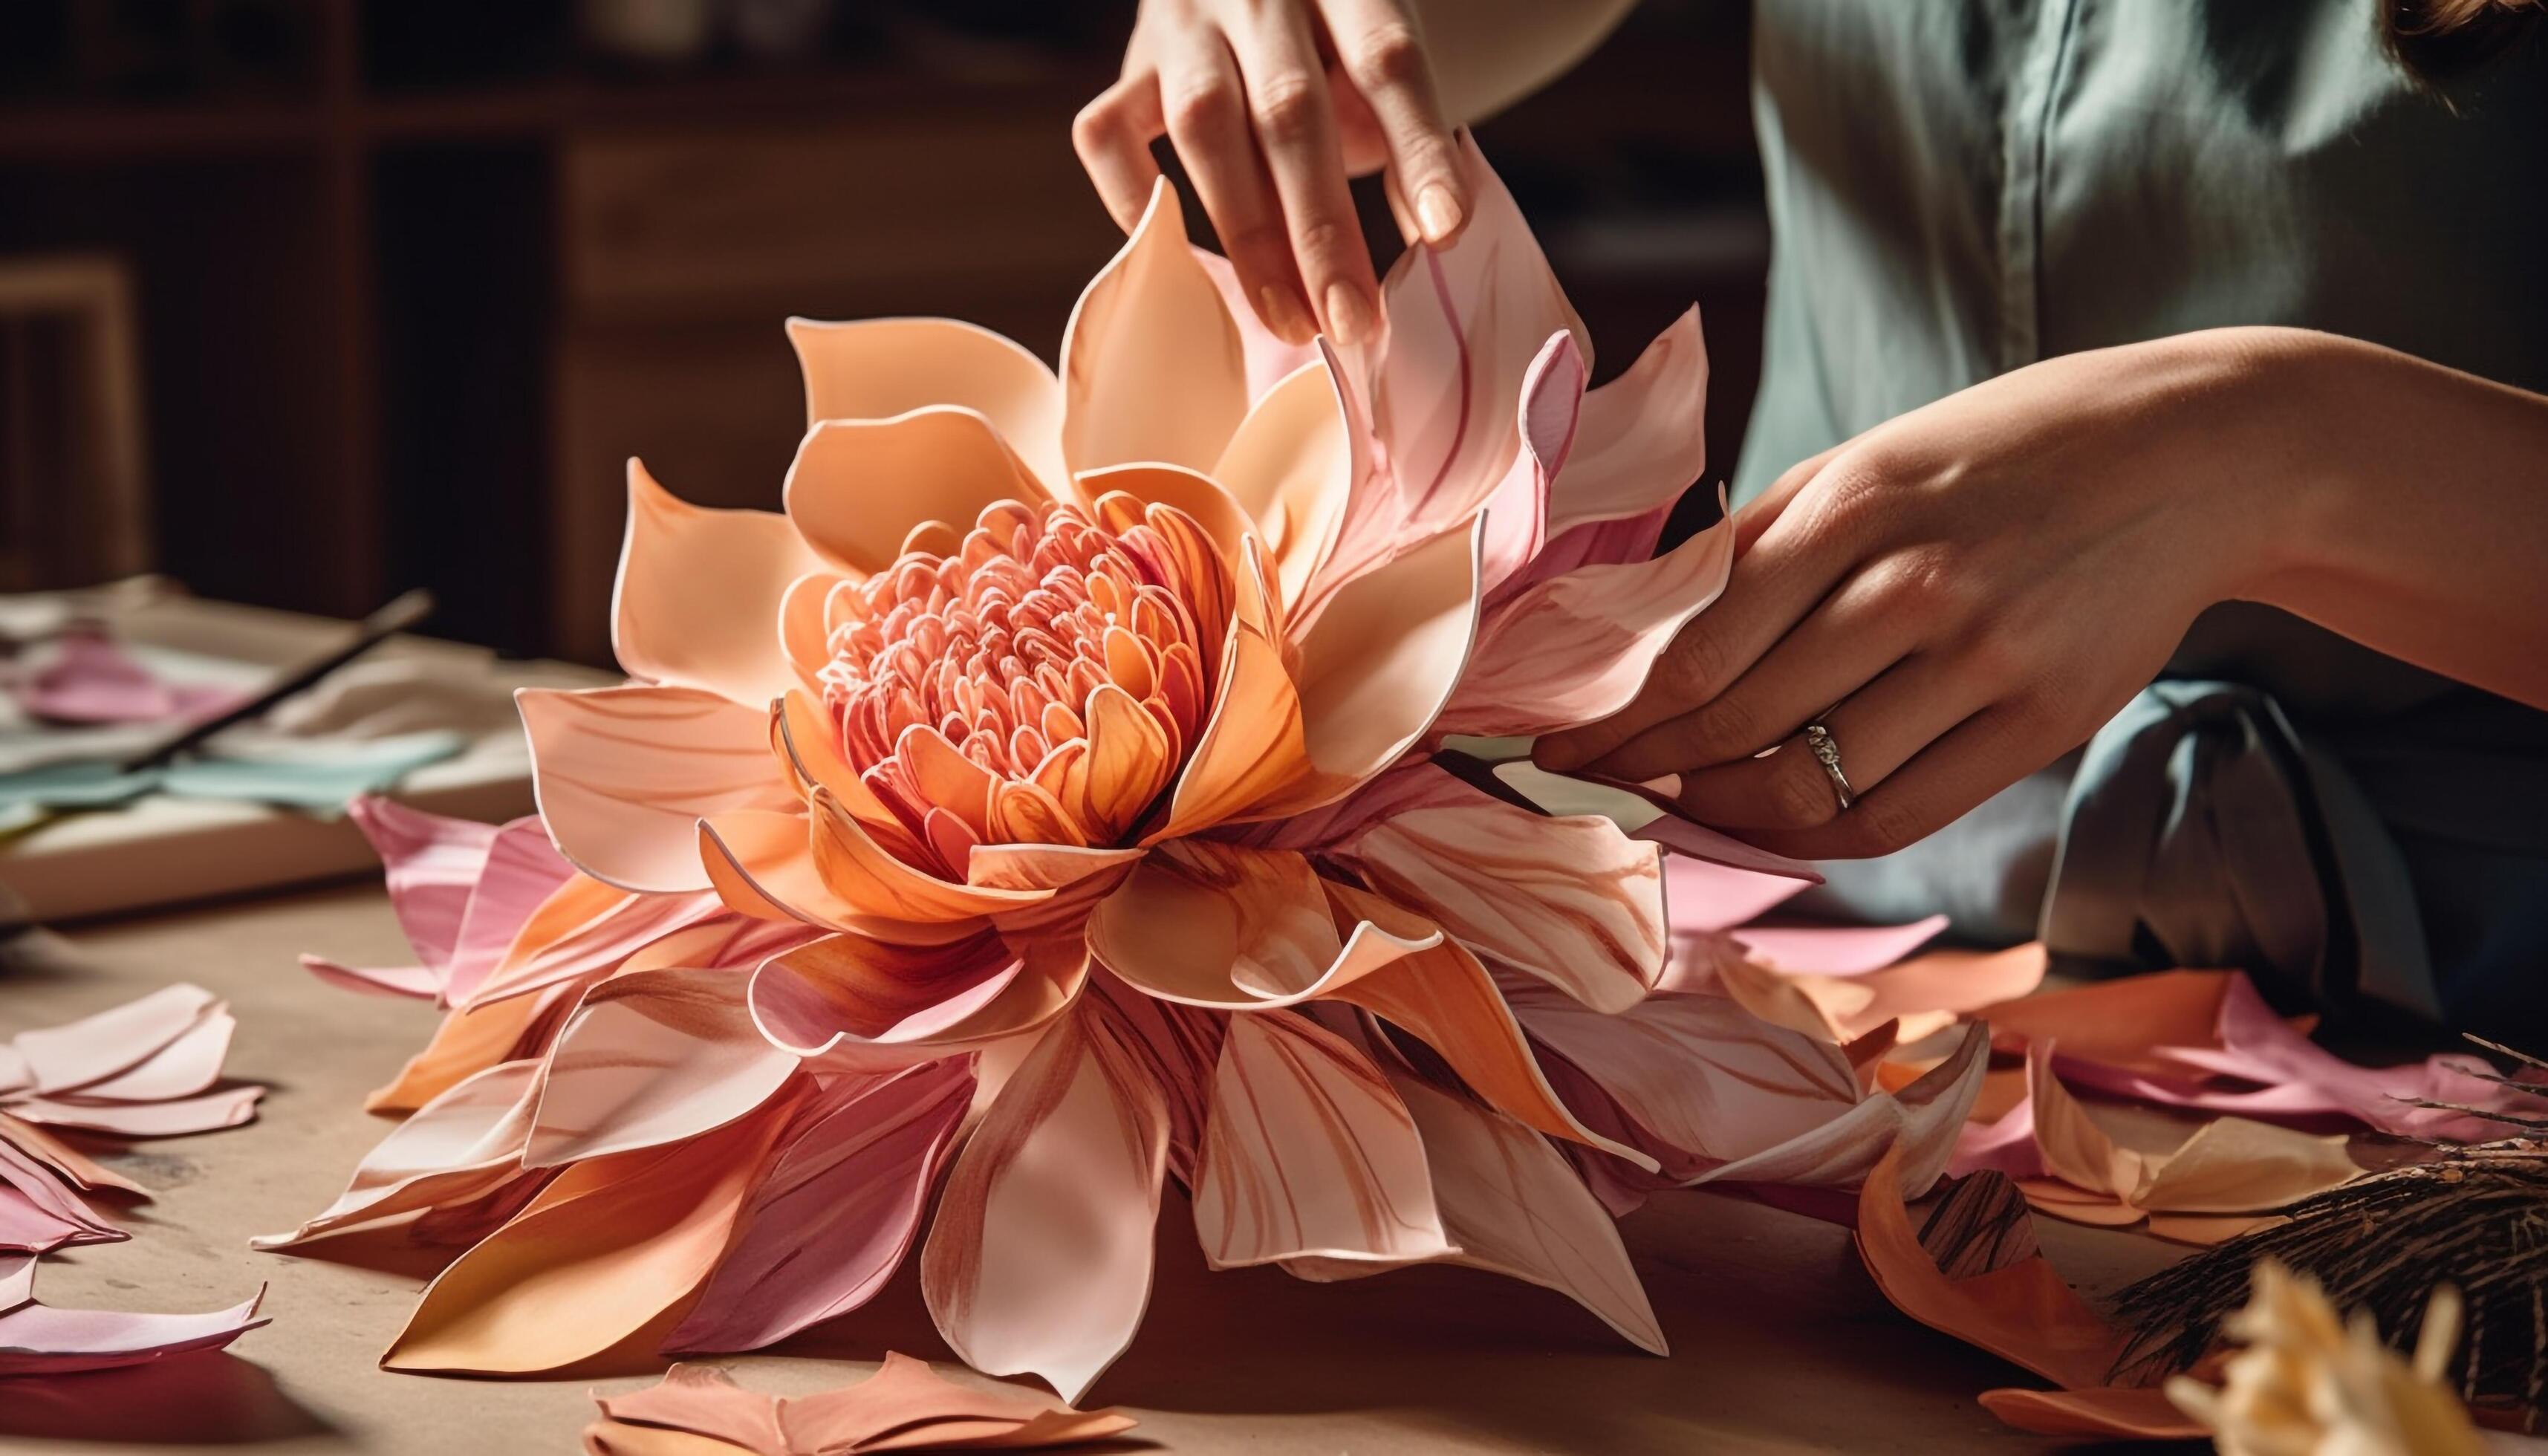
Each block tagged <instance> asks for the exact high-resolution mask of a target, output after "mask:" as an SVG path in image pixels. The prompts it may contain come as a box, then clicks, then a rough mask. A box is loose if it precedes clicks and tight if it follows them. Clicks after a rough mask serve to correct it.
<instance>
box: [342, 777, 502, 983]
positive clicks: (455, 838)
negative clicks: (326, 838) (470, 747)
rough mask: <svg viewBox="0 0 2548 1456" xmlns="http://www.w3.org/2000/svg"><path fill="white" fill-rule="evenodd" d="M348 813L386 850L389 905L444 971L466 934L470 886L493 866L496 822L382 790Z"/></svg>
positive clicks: (429, 963) (425, 957)
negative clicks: (432, 808)
mask: <svg viewBox="0 0 2548 1456" xmlns="http://www.w3.org/2000/svg"><path fill="white" fill-rule="evenodd" d="M345 815H346V817H347V818H349V819H351V820H353V821H354V824H355V826H356V827H357V828H359V829H361V830H362V831H363V836H364V838H366V839H369V840H370V841H371V842H372V852H373V853H374V854H376V855H378V856H380V857H381V868H382V869H383V870H384V871H385V873H386V877H387V878H388V881H389V891H390V908H391V909H392V910H393V911H395V912H397V914H398V918H399V928H400V929H401V930H404V931H406V932H407V943H408V944H409V946H412V947H414V948H415V954H416V957H417V958H418V959H420V960H422V961H423V962H424V964H425V966H426V967H427V968H428V969H431V970H433V971H435V972H441V971H443V970H444V969H446V968H447V967H448V966H449V965H450V963H451V951H452V947H453V946H454V945H455V944H456V943H457V942H458V941H459V939H460V921H461V916H462V914H463V913H464V912H465V911H466V909H467V907H468V904H469V894H470V890H471V889H472V887H474V886H475V885H476V884H477V883H478V880H479V877H480V876H481V875H483V874H484V873H485V872H486V869H487V855H488V852H489V851H490V850H492V849H493V848H494V847H495V843H496V834H497V829H496V826H495V825H493V824H481V823H479V822H477V821H476V820H474V819H452V818H448V817H446V816H444V815H441V814H428V813H426V812H424V811H423V810H421V809H410V808H409V807H408V806H407V805H405V804H402V803H400V802H398V801H397V800H396V799H388V798H382V797H380V796H379V795H377V794H366V795H364V796H363V797H361V798H358V799H355V800H353V801H352V802H350V803H348V804H347V805H345Z"/></svg>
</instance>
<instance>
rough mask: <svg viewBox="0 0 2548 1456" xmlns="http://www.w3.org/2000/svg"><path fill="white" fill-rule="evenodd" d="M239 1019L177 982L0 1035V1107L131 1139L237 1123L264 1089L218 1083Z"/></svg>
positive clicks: (49, 1122)
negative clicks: (69, 1018) (68, 1018)
mask: <svg viewBox="0 0 2548 1456" xmlns="http://www.w3.org/2000/svg"><path fill="white" fill-rule="evenodd" d="M236 1027H237V1023H236V1021H234V1020H233V1019H232V1018H231V1016H230V1013H229V1008H228V1006H227V1003H225V1002H224V1001H222V1000H221V998H219V997H217V996H215V995H214V994H213V993H212V992H210V991H207V990H205V989H203V988H202V987H201V986H191V985H184V984H180V985H174V986H168V987H165V988H163V989H161V990H157V991H153V992H151V993H150V994H149V995H147V996H143V997H141V998H140V999H139V1000H137V1001H130V1002H127V1003H125V1004H124V1005H122V1006H119V1007H116V1008H114V1009H112V1010H109V1011H102V1012H99V1013H98V1014H97V1015H95V1016H89V1017H83V1018H81V1019H80V1020H78V1021H74V1022H69V1023H66V1024H64V1025H61V1026H57V1027H44V1028H39V1029H36V1030H33V1031H26V1032H21V1033H19V1034H18V1035H17V1036H16V1037H15V1038H13V1039H11V1040H10V1041H8V1042H6V1043H0V1112H7V1113H8V1114H10V1115H11V1116H13V1117H16V1118H19V1119H21V1120H23V1121H25V1122H30V1123H43V1124H47V1125H50V1126H52V1127H56V1128H73V1129H77V1130H79V1131H81V1132H86V1133H107V1134H114V1135H117V1136H120V1137H127V1138H173V1137H180V1136H183V1135H185V1134H189V1133H208V1132H211V1131H213V1130H215V1129H218V1128H233V1127H236V1126H238V1125H239V1124H241V1123H244V1122H246V1121H247V1120H248V1119H249V1118H251V1117H253V1116H254V1115H255V1111H256V1103H257V1099H258V1098H260V1097H262V1096H263V1095H264V1093H265V1089H264V1088H262V1087H255V1086H237V1085H227V1086H226V1085H224V1084H223V1081H222V1061H223V1058H224V1057H225V1056H227V1054H228V1051H229V1045H230V1034H231V1033H232V1031H234V1030H235V1029H236Z"/></svg>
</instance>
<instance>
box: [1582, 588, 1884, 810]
mask: <svg viewBox="0 0 2548 1456" xmlns="http://www.w3.org/2000/svg"><path fill="white" fill-rule="evenodd" d="M1917 645H1918V642H1917V636H1916V634H1915V632H1914V631H1913V627H1912V622H1911V619H1910V618H1909V617H1908V616H1906V615H1905V614H1904V613H1902V612H1899V611H1895V610H1891V609H1888V607H1887V605H1886V603H1885V600H1884V598H1883V596H1882V594H1881V593H1879V592H1874V591H1872V590H1870V589H1869V588H1868V587H1867V585H1866V584H1865V582H1864V580H1863V579H1862V580H1861V581H1859V582H1853V583H1851V584H1849V585H1847V586H1844V587H1842V588H1841V589H1840V590H1839V591H1837V592H1833V593H1832V594H1831V596H1830V598H1829V599H1828V600H1826V601H1824V602H1823V603H1822V604H1821V605H1820V606H1818V607H1816V608H1814V610H1813V611H1812V613H1811V614H1810V615H1808V616H1807V617H1806V618H1805V619H1804V620H1803V621H1801V622H1798V623H1797V624H1796V627H1795V630H1794V631H1791V632H1789V633H1787V634H1786V635H1785V636H1784V637H1781V638H1779V639H1778V641H1777V643H1776V645H1775V646H1774V647H1772V648H1771V649H1770V650H1769V652H1768V653H1766V654H1765V655H1763V657H1762V658H1761V660H1760V661H1759V662H1758V663H1756V664H1754V665H1753V666H1752V668H1751V670H1750V671H1748V672H1746V673H1745V674H1744V675H1743V676H1742V677H1740V678H1737V679H1736V680H1734V684H1733V685H1732V686H1730V687H1728V688H1726V689H1725V690H1724V691H1723V692H1720V693H1717V694H1716V695H1715V696H1713V697H1711V698H1708V699H1707V700H1706V701H1704V702H1702V703H1700V704H1699V705H1698V706H1697V707H1695V708H1692V709H1690V710H1689V711H1688V712H1686V713H1683V714H1681V715H1680V716H1678V717H1673V718H1667V719H1665V720H1664V721H1662V722H1660V723H1657V724H1655V725H1654V726H1653V727H1651V728H1648V729H1647V730H1646V731H1644V732H1643V733H1640V734H1638V735H1637V736H1636V737H1634V738H1631V739H1629V740H1628V741H1627V742H1625V743H1623V744H1620V745H1619V746H1618V747H1617V748H1614V749H1612V750H1610V751H1609V752H1608V753H1606V754H1603V755H1602V756H1601V757H1599V758H1597V759H1594V760H1593V761H1592V763H1591V764H1589V765H1587V766H1586V767H1587V768H1590V769H1592V770H1593V771H1595V772H1597V773H1601V774H1608V775H1610V776H1611V777H1613V778H1625V779H1629V780H1631V781H1632V782H1642V781H1644V780H1645V779H1648V778H1652V777H1655V776H1656V775H1657V774H1682V773H1687V772H1689V771H1690V770H1693V769H1706V768H1711V767H1714V766H1715V765H1718V764H1730V763H1733V762H1735V761H1737V760H1740V759H1748V758H1750V757H1751V756H1753V755H1754V754H1757V753H1760V752H1761V751H1763V750H1764V749H1768V748H1771V747H1773V746H1774V745H1776V744H1777V743H1778V742H1779V741H1781V740H1783V739H1785V738H1787V737H1789V736H1790V735H1792V734H1794V733H1796V732H1797V731H1798V730H1800V729H1802V728H1803V727H1804V725H1805V724H1806V722H1808V721H1809V720H1811V719H1812V718H1813V716H1814V715H1815V714H1817V713H1820V712H1821V711H1823V710H1824V709H1825V708H1828V707H1830V706H1831V705H1832V704H1834V703H1836V702H1839V701H1840V700H1841V699H1843V698H1845V697H1847V696H1849V695H1850V694H1851V693H1853V692H1855V691H1857V690H1858V689H1859V688H1861V687H1863V686H1865V684H1866V683H1870V682H1872V681H1873V680H1874V679H1875V678H1877V677H1878V676H1879V675H1881V674H1883V673H1884V672H1885V671H1886V670H1887V669H1889V668H1891V667H1892V666H1893V665H1894V664H1895V663H1897V662H1899V661H1901V660H1902V658H1903V657H1904V656H1906V655H1907V654H1909V653H1910V652H1911V650H1912V649H1913V648H1914V647H1915V646H1917Z"/></svg>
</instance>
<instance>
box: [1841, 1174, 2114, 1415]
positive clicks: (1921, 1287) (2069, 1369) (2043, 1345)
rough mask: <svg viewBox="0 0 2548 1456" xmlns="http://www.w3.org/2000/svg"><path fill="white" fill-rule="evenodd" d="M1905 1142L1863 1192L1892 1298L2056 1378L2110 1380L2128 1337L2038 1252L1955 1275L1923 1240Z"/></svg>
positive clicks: (1872, 1258)
mask: <svg viewBox="0 0 2548 1456" xmlns="http://www.w3.org/2000/svg"><path fill="white" fill-rule="evenodd" d="M1901 1160H1902V1153H1901V1151H1900V1150H1899V1149H1895V1150H1893V1151H1890V1152H1887V1153H1886V1154H1885V1155H1884V1156H1883V1158H1882V1159H1880V1160H1879V1161H1878V1162H1877V1163H1876V1165H1875V1170H1874V1171H1873V1172H1871V1173H1869V1174H1868V1175H1867V1178H1866V1184H1865V1187H1864V1188H1862V1189H1861V1190H1860V1191H1859V1197H1858V1252H1859V1257H1860V1258H1861V1259H1863V1260H1864V1261H1865V1264H1866V1272H1867V1273H1869V1274H1871V1275H1873V1276H1874V1278H1875V1283H1876V1287H1877V1288H1879V1289H1881V1290H1883V1291H1884V1297H1885V1298H1886V1299H1888V1300H1891V1301H1892V1302H1893V1307H1894V1308H1895V1309H1897V1310H1900V1311H1901V1312H1902V1313H1903V1314H1905V1315H1908V1316H1910V1317H1911V1318H1912V1319H1917V1320H1919V1321H1920V1322H1921V1323H1923V1324H1926V1325H1928V1326H1929V1327H1930V1328H1932V1329H1937V1330H1943V1331H1945V1332H1946V1333H1948V1334H1952V1335H1954V1336H1955V1337H1956V1338H1957V1339H1960V1340H1962V1341H1964V1342H1965V1343H1966V1344H1971V1345H1977V1346H1979V1347H1981V1348H1982V1349H1985V1350H1988V1351H1990V1352H1991V1353H1992V1354H1994V1355H1997V1356H1999V1357H2000V1358H2001V1359H2003V1360H2007V1361H2010V1362H2012V1363H2014V1364H2017V1365H2021V1366H2023V1367H2025V1368H2026V1369H2028V1370H2032V1371H2034V1372H2035V1373H2036V1374H2038V1375H2041V1376H2043V1377H2044V1378H2045V1379H2047V1380H2048V1381H2051V1382H2052V1383H2053V1384H2055V1385H2060V1386H2066V1387H2069V1388H2071V1389H2088V1388H2092V1387H2097V1386H2102V1385H2104V1384H2105V1383H2106V1372H2108V1371H2109V1370H2112V1369H2113V1368H2114V1366H2115V1359H2116V1356H2117V1355H2118V1354H2120V1353H2121V1351H2122V1345H2123V1341H2122V1338H2121V1337H2120V1336H2119V1335H2118V1334H2117V1333H2116V1332H2115V1330H2114V1329H2113V1328H2112V1327H2110V1326H2109V1325H2108V1324H2107V1323H2106V1321H2105V1319H2103V1318H2102V1317H2101V1316H2099V1315H2098V1314H2097V1312H2096V1311H2094V1310H2092V1309H2090V1308H2088V1306H2087V1304H2086V1302H2084V1301H2082V1300H2081V1299H2080V1298H2079V1296H2078V1295H2076V1294H2074V1293H2072V1292H2071V1289H2070V1286H2069V1285H2068V1284H2066V1283H2064V1282H2063V1281H2062V1278H2061V1276H2060V1275H2059V1274H2058V1273H2056V1272H2054V1270H2053V1268H2052V1265H2051V1264H2050V1263H2048V1262H2047V1261H2046V1260H2045V1258H2044V1257H2043V1256H2042V1255H2041V1254H2038V1255H2036V1256H2035V1257H2032V1258H2028V1259H2022V1260H2020V1261H2018V1262H2017V1263H2014V1264H2010V1265H2008V1266H2007V1267H2005V1268H2001V1269H1994V1270H1992V1271H1991V1272H1990V1273H1988V1274H1981V1275H1976V1276H1975V1277H1973V1278H1970V1279H1949V1278H1948V1277H1947V1276H1946V1275H1945V1274H1944V1273H1943V1272H1941V1271H1940V1270H1939V1268H1938V1262H1937V1260H1936V1259H1935V1258H1934V1257H1932V1256H1931V1255H1930V1253H1929V1251H1928V1250H1927V1249H1925V1248H1922V1247H1921V1246H1920V1238H1919V1235H1918V1234H1917V1233H1915V1232H1913V1231H1912V1229H1911V1220H1910V1217H1909V1214H1908V1212H1907V1210H1905V1208H1904V1207H1903V1203H1902V1183H1901V1176H1900V1171H1899V1169H1900V1164H1901Z"/></svg>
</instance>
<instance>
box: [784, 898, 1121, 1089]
mask: <svg viewBox="0 0 2548 1456" xmlns="http://www.w3.org/2000/svg"><path fill="white" fill-rule="evenodd" d="M1087 975H1088V954H1087V950H1086V948H1085V947H1084V946H1083V945H1082V944H1081V943H1080V942H1079V941H1077V940H1076V939H1075V938H1066V937H1047V938H1044V939H1041V940H1037V941H1033V942H1030V943H1029V944H1028V946H1027V947H1026V949H1025V950H1024V951H1022V952H1021V951H1018V950H1014V949H1012V948H1011V947H1010V946H1008V945H1007V944H1006V943H1005V942H1003V941H1002V940H1001V939H1000V938H999V937H997V936H995V935H991V934H989V933H987V932H985V933H982V934H980V935H977V936H975V937H973V938H971V939H968V940H964V941H959V942H956V943H954V944H952V945H948V946H944V947H936V948H920V947H895V946H888V945H886V944H884V943H882V942H879V941H876V940H873V939H871V938H869V937H865V936H856V935H852V936H835V937H831V938H829V939H827V940H822V941H817V942H815V943H814V944H812V945H810V946H806V947H804V948H802V949H800V950H797V951H793V952H790V953H788V954H786V955H783V956H776V957H774V958H773V959H772V960H771V961H770V962H769V963H768V964H766V965H764V966H762V967H761V968H760V969H759V970H758V971H756V972H755V973H754V975H753V979H752V989H751V1000H752V1015H753V1020H754V1021H755V1022H756V1023H757V1024H758V1025H759V1026H760V1028H761V1031H762V1035H763V1036H765V1037H767V1038H769V1039H770V1041H771V1042H772V1043H773V1044H774V1045H776V1046H779V1047H784V1048H786V1049H787V1050H789V1051H791V1052H793V1053H795V1054H797V1055H799V1056H803V1057H807V1058H810V1059H819V1060H820V1061H821V1062H822V1063H823V1064H824V1065H827V1066H832V1065H838V1066H849V1067H856V1068H861V1069H866V1070H890V1069H893V1068H896V1067H902V1066H909V1065H911V1064H913V1063H915V1062H921V1061H929V1060H934V1059H936V1058H938V1057H942V1056H947V1055H952V1054H954V1053H955V1052H957V1051H962V1050H967V1049H970V1048H972V1047H978V1046H981V1045H983V1044H986V1043H989V1042H994V1041H998V1040H1001V1039H1003V1038H1007V1037H1014V1036H1018V1035H1021V1034H1023V1033H1027V1032H1033V1031H1037V1030H1040V1029H1042V1028H1043V1027H1044V1026H1045V1025H1047V1023H1049V1022H1050V1021H1051V1020H1052V1019H1053V1018H1054V1017H1056V1016H1058V1015H1060V1014H1061V1013H1062V1011H1063V1010H1065V1009H1066V1008H1067V1007H1068V1006H1069V1005H1070V1003H1071V1002H1072V1001H1073V1000H1074V999H1075V998H1076V997H1077V996H1078V994H1079V989H1080V987H1081V985H1082V984H1083V983H1084V982H1085V981H1086V979H1087Z"/></svg>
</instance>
